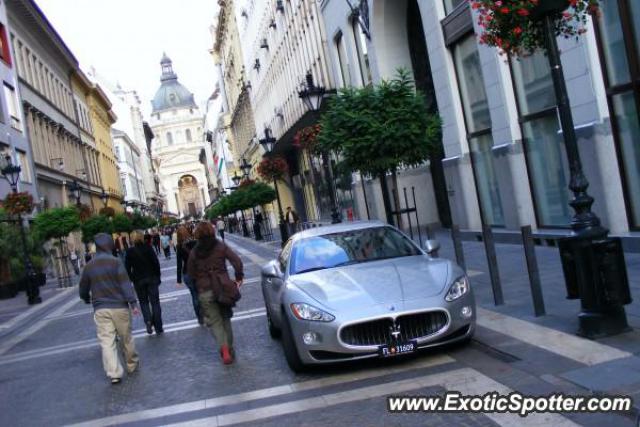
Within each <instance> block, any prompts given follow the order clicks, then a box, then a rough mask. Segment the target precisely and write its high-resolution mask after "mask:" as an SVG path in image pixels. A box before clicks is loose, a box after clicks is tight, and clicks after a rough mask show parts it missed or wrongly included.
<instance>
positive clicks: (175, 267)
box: [160, 265, 178, 271]
mask: <svg viewBox="0 0 640 427" xmlns="http://www.w3.org/2000/svg"><path fill="white" fill-rule="evenodd" d="M177 269H178V266H176V265H174V266H173V267H165V268H161V269H160V271H169V270H177Z"/></svg>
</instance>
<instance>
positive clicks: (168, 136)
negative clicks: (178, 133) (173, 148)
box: [167, 132, 173, 145]
mask: <svg viewBox="0 0 640 427" xmlns="http://www.w3.org/2000/svg"><path fill="white" fill-rule="evenodd" d="M167 145H173V135H171V132H167Z"/></svg>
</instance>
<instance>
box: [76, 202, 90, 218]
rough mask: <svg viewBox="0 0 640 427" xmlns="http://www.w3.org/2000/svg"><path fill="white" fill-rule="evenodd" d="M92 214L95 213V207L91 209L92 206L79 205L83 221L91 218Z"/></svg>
mask: <svg viewBox="0 0 640 427" xmlns="http://www.w3.org/2000/svg"><path fill="white" fill-rule="evenodd" d="M91 215H93V209H91V206H88V205H85V204H82V205H78V216H79V217H80V221H81V222H85V221H86V220H88V219H89V218H91Z"/></svg>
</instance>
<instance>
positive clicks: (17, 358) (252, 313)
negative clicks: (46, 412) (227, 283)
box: [0, 308, 266, 365]
mask: <svg viewBox="0 0 640 427" xmlns="http://www.w3.org/2000/svg"><path fill="white" fill-rule="evenodd" d="M261 316H266V311H265V309H264V308H258V309H252V310H246V311H240V312H237V313H235V314H234V317H233V318H232V319H231V321H232V322H237V321H240V320H246V319H253V318H255V317H261ZM199 327H200V324H199V323H198V322H197V321H196V320H186V321H183V322H176V323H170V324H167V325H164V332H165V334H166V333H171V332H178V331H184V330H188V329H196V328H199ZM132 335H133V337H134V338H141V337H145V336H148V334H147V332H146V330H145V329H137V330H135V331H133V333H132ZM98 346H99V343H98V341H97V339H96V338H90V339H87V340H82V341H76V342H72V343H67V344H59V345H55V346H51V347H45V348H39V349H34V350H27V351H23V352H20V353H14V354H9V355H6V356H2V357H0V365H6V364H9V363H14V362H22V361H25V360H31V359H37V358H39V357H48V356H53V355H56V354H62V353H67V352H69V351H75V350H82V349H87V348H92V347H98Z"/></svg>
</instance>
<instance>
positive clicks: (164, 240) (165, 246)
mask: <svg viewBox="0 0 640 427" xmlns="http://www.w3.org/2000/svg"><path fill="white" fill-rule="evenodd" d="M160 243H161V244H162V250H163V251H164V259H169V258H171V236H169V232H168V231H164V232H163V233H162V236H160Z"/></svg>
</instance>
